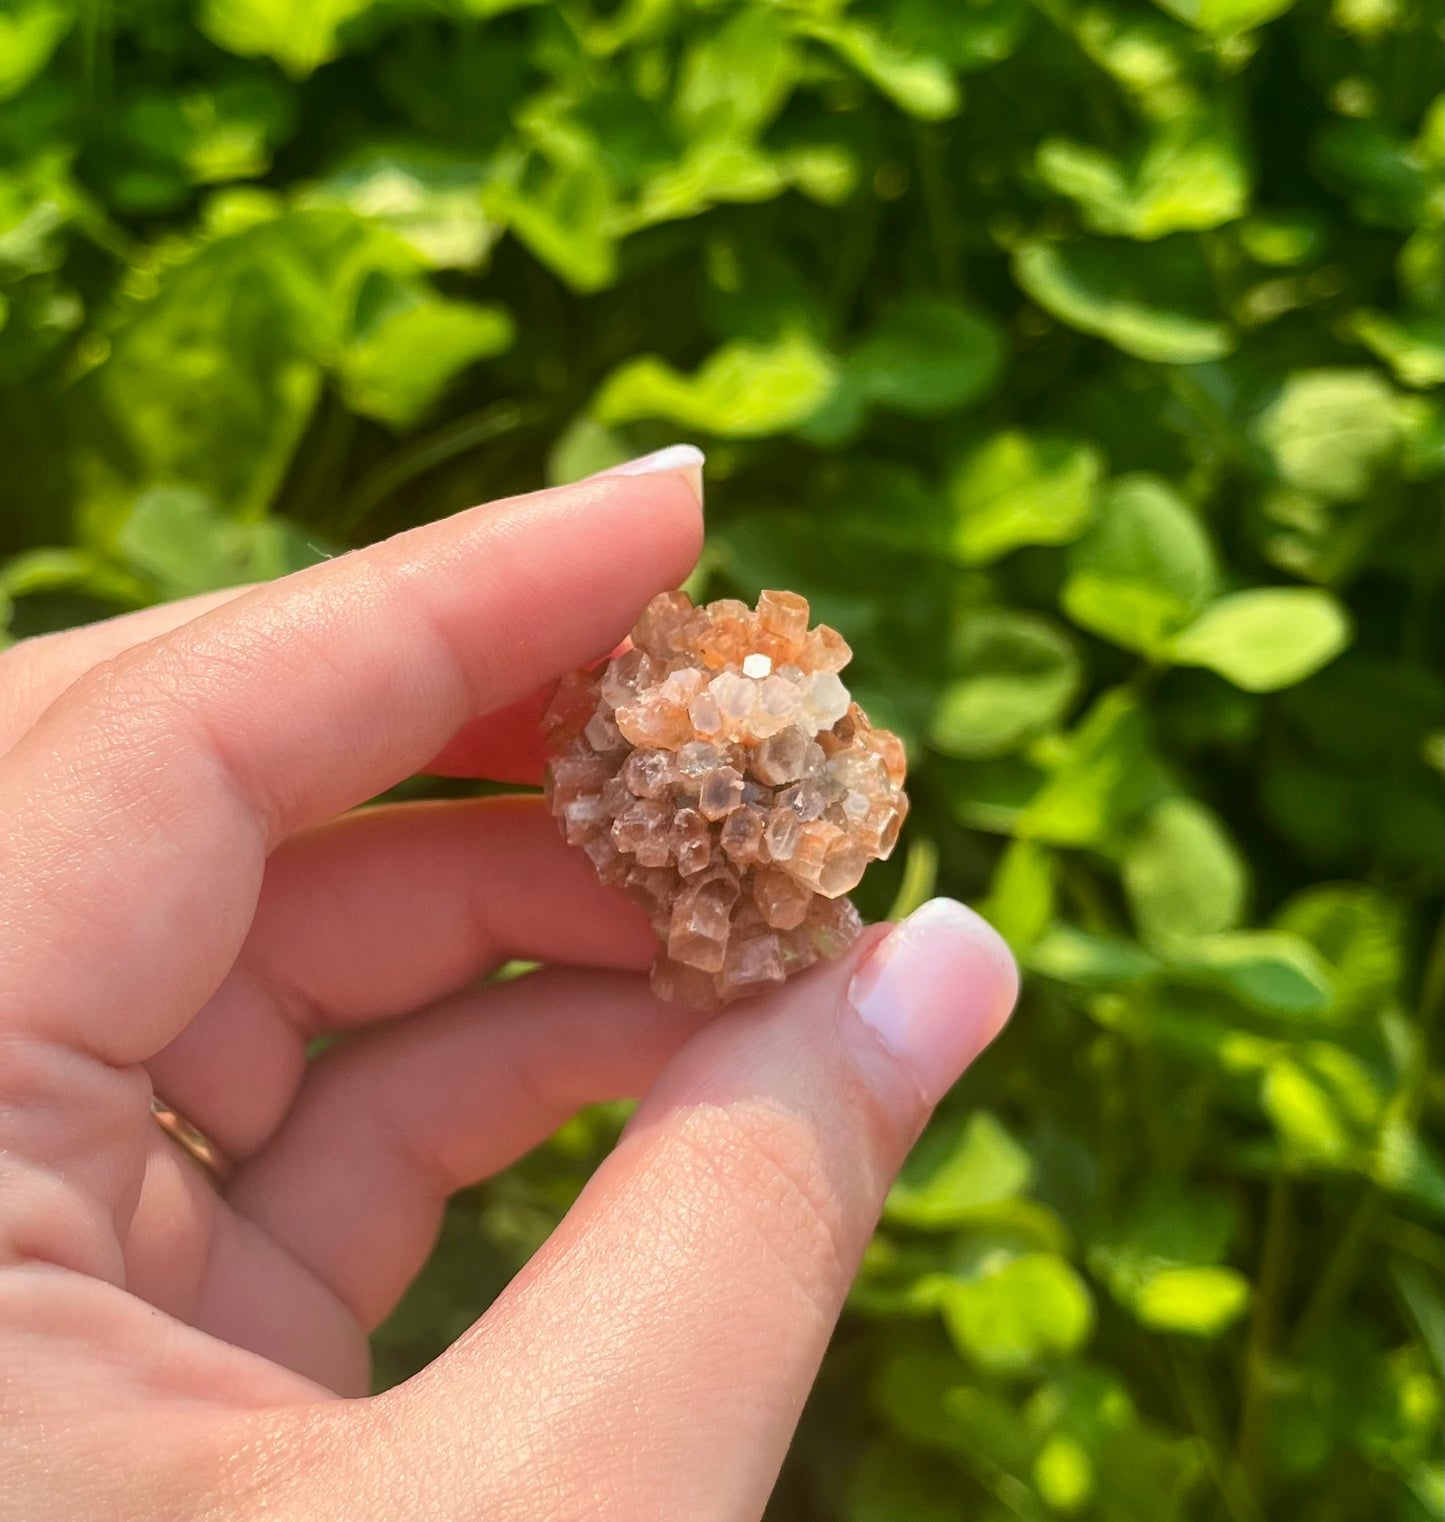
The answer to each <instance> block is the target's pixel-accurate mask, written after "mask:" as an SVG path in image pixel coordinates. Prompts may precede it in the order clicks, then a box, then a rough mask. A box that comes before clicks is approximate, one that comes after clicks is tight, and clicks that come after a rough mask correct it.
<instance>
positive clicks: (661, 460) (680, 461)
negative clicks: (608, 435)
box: [597, 444, 706, 503]
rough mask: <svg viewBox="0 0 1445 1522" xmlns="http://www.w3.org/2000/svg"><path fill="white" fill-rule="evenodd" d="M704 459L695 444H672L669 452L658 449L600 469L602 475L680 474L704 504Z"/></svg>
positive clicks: (599, 472) (668, 447)
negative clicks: (634, 458)
mask: <svg viewBox="0 0 1445 1522" xmlns="http://www.w3.org/2000/svg"><path fill="white" fill-rule="evenodd" d="M705 463H706V459H705V456H704V455H703V452H702V450H700V449H699V448H698V447H697V445H696V444H669V445H668V446H667V448H666V449H656V450H654V451H653V452H652V453H651V454H645V455H643V456H642V457H641V458H640V459H636V460H628V461H627V462H626V463H625V464H623V465H611V466H609V467H608V468H607V469H606V470H599V471H598V472H597V475H599V476H655V475H663V474H672V475H678V476H681V477H682V478H683V480H684V481H686V482H687V484H688V485H689V486H690V487H692V491H693V495H694V496H695V497H696V498H697V500H698V502H699V503H701V502H702V467H703V465H704V464H705Z"/></svg>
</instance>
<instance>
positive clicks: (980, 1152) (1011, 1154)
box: [885, 1110, 1033, 1230]
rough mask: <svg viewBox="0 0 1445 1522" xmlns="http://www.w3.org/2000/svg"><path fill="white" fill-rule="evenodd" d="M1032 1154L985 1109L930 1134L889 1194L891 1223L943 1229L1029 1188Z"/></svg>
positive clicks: (942, 1126) (937, 1127)
mask: <svg viewBox="0 0 1445 1522" xmlns="http://www.w3.org/2000/svg"><path fill="white" fill-rule="evenodd" d="M1032 1174H1033V1165H1032V1164H1031V1163H1030V1161H1029V1155H1028V1153H1027V1152H1025V1151H1024V1149H1023V1148H1022V1147H1020V1146H1019V1144H1018V1143H1017V1142H1016V1141H1015V1140H1014V1139H1013V1137H1011V1136H1010V1135H1009V1134H1008V1132H1007V1131H1006V1130H1004V1128H1003V1126H1002V1125H1000V1123H999V1122H998V1120H997V1119H995V1117H994V1116H992V1115H991V1114H989V1113H988V1111H986V1110H979V1111H975V1112H974V1113H973V1114H972V1115H970V1116H969V1117H968V1119H967V1121H966V1122H964V1123H963V1124H962V1125H958V1124H957V1123H955V1124H954V1125H952V1126H945V1125H942V1124H939V1125H935V1126H934V1127H932V1128H931V1129H930V1131H929V1132H928V1134H927V1135H926V1136H925V1138H924V1139H923V1141H922V1142H921V1143H920V1144H919V1146H918V1147H916V1148H915V1149H914V1151H913V1153H912V1154H911V1155H910V1157H909V1159H908V1162H907V1164H906V1165H905V1167H904V1170H903V1173H902V1174H901V1176H900V1177H899V1179H898V1182H897V1183H895V1184H894V1186H893V1188H892V1190H891V1191H890V1192H889V1195H888V1204H887V1208H886V1211H885V1215H886V1218H887V1219H888V1220H890V1221H896V1222H898V1223H899V1224H901V1225H905V1226H916V1227H923V1228H926V1229H930V1230H940V1229H943V1228H947V1227H952V1226H958V1225H960V1224H962V1223H963V1222H965V1221H967V1220H968V1219H969V1218H970V1216H972V1215H973V1214H975V1213H976V1212H977V1211H978V1209H979V1207H980V1206H983V1205H991V1204H993V1203H995V1202H996V1201H998V1200H1005V1199H1009V1198H1011V1197H1012V1196H1013V1195H1016V1194H1018V1193H1020V1192H1021V1191H1022V1190H1024V1189H1026V1188H1027V1187H1028V1183H1029V1180H1030V1178H1031V1177H1032Z"/></svg>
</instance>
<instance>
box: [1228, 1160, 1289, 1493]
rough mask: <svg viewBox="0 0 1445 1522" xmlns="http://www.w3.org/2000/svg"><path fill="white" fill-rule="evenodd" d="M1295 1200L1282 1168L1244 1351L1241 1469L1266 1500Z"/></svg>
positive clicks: (1273, 1188) (1268, 1212)
mask: <svg viewBox="0 0 1445 1522" xmlns="http://www.w3.org/2000/svg"><path fill="white" fill-rule="evenodd" d="M1290 1204H1291V1201H1290V1185H1289V1176H1288V1175H1287V1174H1286V1173H1285V1172H1284V1170H1283V1169H1282V1168H1276V1169H1275V1172H1274V1174H1273V1176H1272V1177H1271V1178H1270V1181H1269V1203H1268V1205H1267V1206H1266V1207H1265V1220H1264V1243H1263V1245H1262V1247H1261V1248H1260V1254H1259V1279H1258V1282H1257V1284H1256V1286H1255V1292H1254V1310H1253V1314H1252V1315H1251V1317H1250V1322H1249V1338H1248V1341H1247V1343H1246V1345H1245V1350H1244V1403H1243V1409H1242V1410H1241V1412H1240V1418H1239V1441H1238V1445H1237V1448H1236V1451H1237V1454H1238V1457H1239V1468H1240V1472H1241V1473H1242V1474H1243V1475H1244V1477H1245V1479H1246V1481H1247V1482H1248V1483H1249V1485H1250V1487H1251V1489H1252V1490H1254V1491H1255V1493H1256V1494H1259V1495H1260V1497H1261V1501H1262V1500H1263V1494H1262V1490H1261V1479H1262V1474H1261V1466H1260V1442H1261V1439H1262V1437H1263V1423H1264V1414H1265V1410H1266V1409H1267V1406H1268V1403H1269V1391H1268V1388H1267V1378H1268V1374H1269V1360H1270V1357H1271V1354H1272V1351H1273V1345H1274V1339H1275V1329H1276V1326H1277V1324H1278V1320H1279V1312H1280V1308H1281V1303H1282V1301H1283V1300H1284V1297H1285V1295H1286V1293H1287V1292H1288V1288H1289V1286H1288V1282H1287V1281H1288V1272H1289V1263H1290V1247H1291V1243H1292V1238H1293V1221H1292V1219H1291V1212H1290Z"/></svg>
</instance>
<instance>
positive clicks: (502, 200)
mask: <svg viewBox="0 0 1445 1522" xmlns="http://www.w3.org/2000/svg"><path fill="white" fill-rule="evenodd" d="M481 204H482V209H483V210H484V211H485V212H486V214H487V216H488V217H490V218H491V219H492V220H493V221H494V222H496V223H498V224H500V225H501V226H504V227H507V228H509V229H510V230H511V231H512V232H513V233H515V234H516V236H517V237H518V238H519V239H520V240H521V241H522V242H523V243H524V244H525V245H526V246H527V248H528V250H529V251H530V252H531V253H532V254H533V255H534V257H536V258H537V259H538V260H540V261H541V263H543V264H545V265H546V266H547V268H548V269H550V270H552V271H553V272H554V273H555V274H556V275H557V276H558V278H559V279H561V280H565V281H566V282H567V284H568V285H570V286H571V287H572V289H573V290H576V291H600V290H602V289H603V287H605V286H608V285H611V284H612V282H613V281H614V280H615V279H616V278H617V232H618V226H617V224H618V211H617V203H616V199H615V197H614V195H613V193H612V187H611V185H610V184H609V183H608V180H607V177H606V175H605V174H603V173H602V172H601V171H600V170H599V168H598V167H597V166H596V165H595V164H589V165H583V166H578V167H575V168H566V169H559V170H556V171H554V172H551V173H545V174H542V175H541V177H540V179H538V178H536V177H519V178H518V179H516V180H512V179H503V178H498V179H496V180H493V181H492V183H491V184H489V185H488V186H487V188H486V189H485V190H484V191H483V193H482V198H481Z"/></svg>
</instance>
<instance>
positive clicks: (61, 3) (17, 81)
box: [0, 0, 75, 100]
mask: <svg viewBox="0 0 1445 1522" xmlns="http://www.w3.org/2000/svg"><path fill="white" fill-rule="evenodd" d="M74 22H75V6H74V4H68V3H66V0H15V3H14V4H12V5H11V6H9V7H8V8H7V9H6V10H5V11H4V12H3V13H0V100H9V99H10V97H11V96H12V95H17V94H19V92H20V91H21V90H23V89H24V88H25V86H26V85H27V84H29V82H30V81H31V80H32V79H33V78H34V77H35V76H36V75H37V74H38V73H39V72H40V71H41V69H43V68H44V67H45V64H46V60H47V59H48V58H49V57H50V55H51V54H52V53H53V52H54V51H55V49H56V48H57V47H58V46H59V45H60V41H61V39H62V38H63V37H64V36H65V34H66V33H67V32H68V31H69V30H70V28H71V27H72V25H74Z"/></svg>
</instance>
